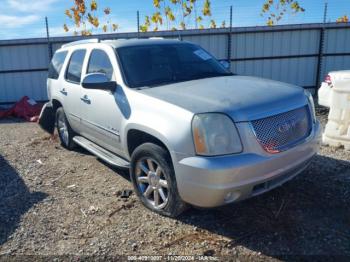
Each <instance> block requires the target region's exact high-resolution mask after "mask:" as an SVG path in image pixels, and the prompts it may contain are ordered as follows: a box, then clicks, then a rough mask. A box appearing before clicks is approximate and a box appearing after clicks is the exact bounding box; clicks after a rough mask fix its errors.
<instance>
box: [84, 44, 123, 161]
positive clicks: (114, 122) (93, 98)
mask: <svg viewBox="0 0 350 262" xmlns="http://www.w3.org/2000/svg"><path fill="white" fill-rule="evenodd" d="M108 52H110V53H109V55H110V56H114V52H113V50H108V49H106V50H103V49H93V50H91V52H90V55H89V62H88V64H87V68H86V74H91V73H104V74H106V76H107V77H108V79H109V80H111V81H115V73H114V72H115V70H114V68H113V66H112V63H111V61H110V59H109V56H108ZM81 96H82V100H81V104H82V105H81V112H82V116H81V124H82V130H83V135H84V136H85V137H86V138H88V139H90V140H91V141H93V142H95V143H96V144H98V145H100V146H102V147H104V148H106V149H108V150H110V151H112V152H114V153H116V154H119V155H122V154H123V152H122V150H121V141H120V135H119V130H120V123H121V121H122V114H121V111H120V109H119V107H118V104H117V97H116V96H117V92H115V93H112V92H111V91H106V90H100V89H85V88H82V93H81Z"/></svg>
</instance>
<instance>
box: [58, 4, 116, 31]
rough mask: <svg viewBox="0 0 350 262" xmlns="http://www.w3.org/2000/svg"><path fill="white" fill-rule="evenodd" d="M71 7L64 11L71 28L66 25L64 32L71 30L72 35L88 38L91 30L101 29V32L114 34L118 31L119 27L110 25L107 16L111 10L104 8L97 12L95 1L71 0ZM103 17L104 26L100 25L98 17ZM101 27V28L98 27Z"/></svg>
mask: <svg viewBox="0 0 350 262" xmlns="http://www.w3.org/2000/svg"><path fill="white" fill-rule="evenodd" d="M73 3H74V4H73V6H72V7H71V8H70V9H67V10H66V11H65V15H66V17H67V18H68V19H69V20H70V24H71V25H72V28H74V29H72V28H70V26H68V25H67V24H64V25H63V29H64V31H65V32H69V31H71V30H73V34H74V35H78V34H80V35H83V36H89V35H92V34H93V30H94V29H95V30H97V29H99V28H100V29H102V31H104V32H107V31H108V29H109V28H110V31H112V32H115V31H117V30H118V28H119V26H118V25H117V24H114V23H111V21H110V19H109V17H108V16H109V15H110V13H111V9H110V8H109V7H107V8H105V9H104V10H103V11H102V12H98V11H99V10H98V3H97V0H91V1H90V2H89V3H87V1H85V0H73ZM102 15H104V16H105V17H106V20H107V22H106V24H104V25H102V26H101V24H100V20H99V16H102ZM100 26H101V27H100Z"/></svg>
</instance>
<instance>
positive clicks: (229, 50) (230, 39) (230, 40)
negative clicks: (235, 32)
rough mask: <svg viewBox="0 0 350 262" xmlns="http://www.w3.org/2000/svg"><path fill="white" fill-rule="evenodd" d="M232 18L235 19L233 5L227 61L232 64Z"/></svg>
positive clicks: (231, 8)
mask: <svg viewBox="0 0 350 262" xmlns="http://www.w3.org/2000/svg"><path fill="white" fill-rule="evenodd" d="M232 19H233V7H232V5H231V6H230V28H229V34H228V41H227V61H228V62H229V64H230V65H231V45H232Z"/></svg>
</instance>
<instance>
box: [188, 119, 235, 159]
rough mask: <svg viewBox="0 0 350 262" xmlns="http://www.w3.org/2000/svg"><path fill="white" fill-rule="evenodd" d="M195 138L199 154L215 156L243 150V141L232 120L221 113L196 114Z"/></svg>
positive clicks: (193, 130)
mask: <svg viewBox="0 0 350 262" xmlns="http://www.w3.org/2000/svg"><path fill="white" fill-rule="evenodd" d="M192 132H193V140H194V145H195V148H196V152H197V154H198V155H203V156H215V155H227V154H234V153H240V152H242V143H241V139H240V137H239V135H238V131H237V128H236V126H235V124H234V123H233V122H232V120H231V119H230V118H229V117H228V116H226V115H224V114H219V113H207V114H198V115H195V116H194V118H193V121H192Z"/></svg>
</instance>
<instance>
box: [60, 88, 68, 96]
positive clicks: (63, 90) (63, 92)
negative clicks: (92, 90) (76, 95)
mask: <svg viewBox="0 0 350 262" xmlns="http://www.w3.org/2000/svg"><path fill="white" fill-rule="evenodd" d="M60 92H61V94H63V95H65V96H66V95H67V94H68V93H67V91H66V89H65V88H62V89H61V90H60Z"/></svg>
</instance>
